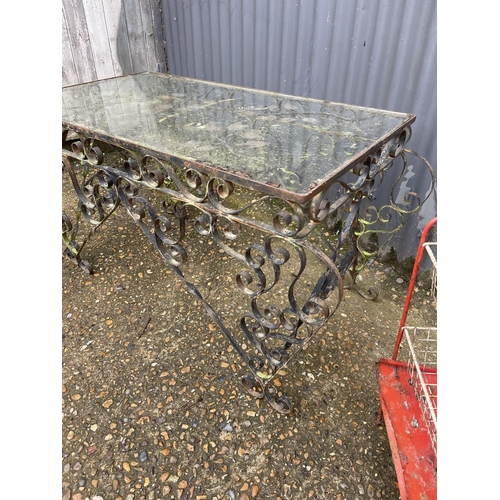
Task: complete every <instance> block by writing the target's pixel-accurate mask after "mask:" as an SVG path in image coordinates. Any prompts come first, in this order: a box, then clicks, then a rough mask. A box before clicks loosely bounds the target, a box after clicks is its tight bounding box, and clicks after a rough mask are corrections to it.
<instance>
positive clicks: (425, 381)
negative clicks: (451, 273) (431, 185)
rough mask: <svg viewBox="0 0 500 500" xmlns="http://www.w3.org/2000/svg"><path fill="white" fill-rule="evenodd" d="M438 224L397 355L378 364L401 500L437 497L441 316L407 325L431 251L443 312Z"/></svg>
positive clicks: (423, 250)
mask: <svg viewBox="0 0 500 500" xmlns="http://www.w3.org/2000/svg"><path fill="white" fill-rule="evenodd" d="M436 224H437V218H435V219H432V220H431V221H430V222H429V223H428V224H427V225H426V226H425V228H424V230H423V232H422V236H421V238H420V242H419V246H418V250H417V255H416V258H415V264H414V266H413V272H412V276H411V279H410V284H409V287H408V293H407V296H406V301H405V305H404V309H403V314H402V317H401V322H400V325H399V330H398V334H397V338H396V344H395V347H394V353H393V355H392V358H391V359H385V358H382V359H381V360H380V361H379V362H378V363H376V375H377V379H378V385H379V393H380V403H381V410H380V415H379V420H380V423H381V421H382V415H383V419H384V422H385V426H386V429H387V435H388V437H389V442H390V445H391V452H392V458H393V461H394V466H395V469H396V474H397V478H398V486H399V491H400V495H401V500H415V499H416V500H422V499H425V500H435V499H436V497H437V326H436V325H437V322H436V316H437V314H434V315H433V317H432V318H429V321H428V323H429V324H430V325H433V326H427V325H419V326H409V325H407V316H408V312H409V309H410V303H411V298H412V295H413V291H414V288H415V282H416V280H417V274H418V270H419V267H420V264H421V262H422V259H423V258H424V256H425V255H427V256H428V257H429V258H430V260H431V262H432V267H433V277H432V278H433V279H432V295H433V297H434V298H435V302H434V305H435V306H436V312H437V294H436V290H437V239H436V241H431V237H430V236H431V229H432V227H433V226H434V225H436ZM436 227H437V226H436ZM433 232H434V231H433ZM426 323H427V322H426Z"/></svg>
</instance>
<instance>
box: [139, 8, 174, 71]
mask: <svg viewBox="0 0 500 500" xmlns="http://www.w3.org/2000/svg"><path fill="white" fill-rule="evenodd" d="M159 5H160V4H159V2H158V1H157V0H141V6H142V7H141V8H142V11H143V12H144V15H143V16H142V23H143V26H144V31H145V34H146V51H147V54H148V55H149V56H148V69H149V71H158V70H159V71H161V72H162V73H167V72H168V69H167V61H166V56H165V52H166V49H165V47H166V41H165V40H164V34H163V23H162V18H161V12H160V7H159ZM158 66H159V68H158Z"/></svg>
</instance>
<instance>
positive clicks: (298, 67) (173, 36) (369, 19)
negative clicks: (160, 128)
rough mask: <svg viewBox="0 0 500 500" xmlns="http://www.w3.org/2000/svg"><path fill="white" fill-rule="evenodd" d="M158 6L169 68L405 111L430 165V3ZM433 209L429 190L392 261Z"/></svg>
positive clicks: (248, 0) (231, 1)
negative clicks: (410, 115)
mask: <svg viewBox="0 0 500 500" xmlns="http://www.w3.org/2000/svg"><path fill="white" fill-rule="evenodd" d="M161 4H162V12H163V22H164V27H165V34H166V43H167V53H168V56H169V72H170V73H172V74H177V75H183V76H189V77H193V78H200V79H205V80H212V81H218V82H224V83H230V84H235V85H244V86H248V87H255V88H261V89H268V90H274V91H279V92H284V93H288V94H294V95H300V96H309V97H314V98H319V99H328V100H331V101H337V102H345V103H349V104H355V105H360V106H367V107H375V108H383V109H389V110H393V111H402V112H408V113H414V114H416V115H417V121H416V123H415V124H414V125H413V137H412V139H411V141H410V143H409V144H408V147H409V148H411V149H414V150H415V151H418V152H419V153H420V154H421V155H423V156H424V157H426V158H427V159H428V160H429V161H430V162H431V164H432V165H433V166H434V168H435V169H436V170H437V145H436V135H437V127H436V121H437V112H436V0H428V1H423V0H337V1H334V0H282V1H279V0H203V1H201V0H161ZM412 161H415V160H413V159H412V158H411V159H410V162H412ZM395 175H396V174H395V173H393V174H392V176H395ZM391 180H394V179H390V178H389V179H387V182H386V184H387V186H389V187H390V185H391ZM419 183H420V184H419ZM427 183H428V179H427V178H425V179H418V178H416V177H413V178H411V173H410V175H409V176H408V179H405V182H404V183H403V184H404V186H405V188H404V189H406V190H408V189H410V187H411V188H412V189H419V190H420V191H422V190H423V191H425V188H426V186H427ZM403 193H404V192H403V191H402V192H401V193H397V194H398V195H399V196H401V195H402V194H403ZM380 198H382V196H381V197H380ZM435 215H436V196H435V195H434V196H432V197H431V198H430V199H429V200H428V201H427V202H426V203H425V205H424V207H423V208H422V210H421V211H420V213H419V215H418V218H416V217H414V218H413V220H412V221H411V222H410V223H409V224H408V225H406V226H405V228H404V229H403V230H402V231H400V232H399V233H398V236H397V237H395V238H394V239H393V240H392V241H391V245H393V246H394V247H395V248H396V250H397V252H398V257H399V258H400V259H404V258H406V257H408V256H411V255H414V253H415V250H416V241H417V238H416V236H418V233H419V231H420V230H421V229H422V227H423V226H424V225H425V223H426V222H427V221H428V220H429V219H431V218H432V217H434V216H435Z"/></svg>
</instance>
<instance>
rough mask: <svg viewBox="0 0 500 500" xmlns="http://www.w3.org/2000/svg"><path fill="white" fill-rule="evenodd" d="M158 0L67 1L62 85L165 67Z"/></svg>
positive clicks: (63, 35) (64, 17) (63, 37)
mask: <svg viewBox="0 0 500 500" xmlns="http://www.w3.org/2000/svg"><path fill="white" fill-rule="evenodd" d="M163 39H164V37H163V29H162V19H161V15H160V5H159V3H158V2H157V1H156V0H140V1H138V0H63V26H62V40H63V49H62V56H63V59H62V66H63V71H62V85H63V86H67V85H74V84H76V83H84V82H89V81H93V80H100V79H104V78H110V77H114V76H121V75H126V74H130V73H137V72H142V71H166V57H165V48H164V40H163Z"/></svg>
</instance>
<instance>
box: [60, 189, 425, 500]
mask: <svg viewBox="0 0 500 500" xmlns="http://www.w3.org/2000/svg"><path fill="white" fill-rule="evenodd" d="M66 188H67V185H66ZM66 188H64V187H63V198H64V196H65V193H66V194H67V191H66ZM205 245H206V246H205V247H203V248H200V249H199V250H200V251H199V255H201V256H203V257H204V259H203V260H201V261H200V262H195V263H194V264H193V266H194V268H193V270H194V272H195V273H197V274H198V276H197V279H199V281H200V282H201V281H203V282H204V283H205V284H206V286H207V287H208V295H209V296H210V297H211V298H212V299H214V300H215V302H216V303H218V304H219V305H220V304H225V305H226V306H227V305H229V304H230V305H231V308H229V307H225V310H226V311H227V312H226V313H225V314H226V315H227V318H228V319H229V320H230V319H232V315H234V318H238V317H239V315H237V314H236V313H238V312H239V313H241V311H242V310H244V309H243V308H247V304H246V303H244V302H243V301H242V300H241V295H243V294H241V293H239V296H238V294H237V293H236V292H237V291H234V290H233V288H232V286H228V284H229V283H230V282H234V276H235V274H236V273H237V272H238V271H239V269H238V268H237V267H236V266H234V267H233V264H232V263H231V259H230V258H228V257H226V256H225V255H220V254H219V253H218V249H216V248H213V247H214V246H215V244H213V245H211V244H210V242H206V243H205ZM85 258H87V259H88V260H90V261H92V262H93V263H94V267H95V274H93V275H87V274H85V273H84V272H82V270H81V269H79V268H78V267H76V266H74V265H73V264H72V263H71V262H69V260H68V259H66V258H65V257H63V261H62V282H63V294H62V361H63V366H62V496H63V499H65V500H69V499H72V500H87V499H88V500H101V499H104V500H107V499H112V500H146V499H148V500H153V499H198V500H202V499H207V500H215V499H218V500H219V499H220V500H222V499H236V500H238V499H239V500H248V499H276V500H279V499H282V500H284V499H299V500H300V499H334V500H340V499H353V500H354V499H365V498H366V499H369V498H383V499H388V500H396V499H398V498H399V493H398V487H397V480H396V474H395V470H394V465H393V462H392V457H391V451H390V446H389V442H388V439H387V434H386V430H385V427H384V426H383V425H377V416H378V410H379V404H378V389H377V382H376V378H375V372H374V364H375V362H376V361H377V360H379V359H380V358H381V357H390V356H391V354H392V348H393V345H394V340H395V334H396V331H397V328H398V324H399V320H400V317H401V312H402V309H403V304H404V300H405V297H406V291H407V287H408V276H407V275H405V274H404V273H402V272H401V271H399V272H398V271H396V270H395V269H393V268H391V267H390V266H388V264H383V263H378V262H374V263H373V264H372V265H371V266H370V267H367V268H365V269H364V271H363V272H362V274H361V277H362V282H361V284H362V286H363V287H365V288H368V286H373V285H375V286H376V287H377V288H378V289H379V291H380V295H379V297H378V298H377V299H376V300H375V301H368V300H366V299H364V298H362V297H361V296H360V295H359V294H358V293H357V292H355V291H354V290H346V293H345V299H344V301H343V302H342V304H341V305H340V307H339V309H338V310H337V312H336V313H335V315H334V316H333V317H332V318H331V320H330V321H329V322H328V324H327V326H326V327H325V328H324V329H323V330H322V331H321V332H319V334H318V335H317V336H316V337H314V338H313V340H312V341H311V342H310V344H309V345H308V348H307V349H306V350H305V351H304V352H303V353H302V354H301V355H300V356H298V357H297V358H296V359H294V360H293V361H292V363H291V364H290V365H288V366H287V367H286V369H285V370H283V371H282V372H281V373H280V376H279V377H278V378H277V379H276V380H275V382H274V383H275V386H276V387H277V388H278V389H281V388H282V386H283V387H285V386H286V393H287V395H288V396H289V397H290V398H291V399H292V401H293V402H294V405H295V406H294V409H293V411H292V413H291V414H289V415H287V416H283V415H280V414H279V413H277V412H276V411H274V410H272V409H271V407H270V406H269V405H268V404H267V403H265V402H264V401H260V400H255V399H253V398H252V397H250V396H249V395H247V394H246V393H245V392H244V390H243V388H242V386H241V384H240V382H239V378H240V377H241V376H242V375H244V373H245V371H244V370H243V367H242V366H241V364H240V363H239V360H238V357H237V355H236V353H235V352H234V351H233V349H232V347H231V346H230V345H229V343H228V342H227V340H226V339H225V337H224V336H223V335H222V333H220V332H219V330H218V329H217V328H216V326H215V325H214V324H213V323H212V322H211V320H210V318H209V316H208V315H207V314H206V312H205V310H204V309H203V307H202V306H201V305H200V304H199V303H198V302H197V301H195V300H194V298H193V297H192V295H191V294H190V293H189V292H188V291H187V290H186V289H185V287H184V285H183V283H182V282H181V281H180V280H179V279H178V278H177V277H176V276H175V274H174V273H173V272H172V271H171V270H169V269H168V267H167V266H166V265H165V264H164V263H163V262H162V260H161V258H160V256H159V255H157V254H156V253H155V252H154V251H153V250H152V247H151V246H150V244H149V243H148V242H147V241H146V239H145V237H144V236H143V235H142V233H140V231H139V230H138V228H137V227H135V225H134V223H133V221H132V220H131V219H130V218H129V217H128V216H127V215H126V214H125V212H124V211H123V210H119V211H118V212H117V214H115V215H114V216H113V217H112V218H111V219H110V221H109V222H108V223H107V224H106V227H105V228H104V229H103V231H101V232H98V233H97V234H96V235H95V237H94V239H93V240H91V243H90V244H89V246H88V248H87V252H86V254H85ZM345 281H346V285H348V284H349V279H348V278H346V280H345ZM238 300H239V301H238ZM414 303H415V308H414V313H412V317H411V318H410V320H412V321H413V322H414V323H415V324H416V323H420V324H422V322H428V319H429V314H430V313H429V311H430V310H432V308H431V307H430V304H431V299H430V295H429V290H428V289H427V288H426V287H425V286H419V287H418V291H417V292H416V295H415V299H414ZM228 310H229V311H228ZM234 318H233V319H234Z"/></svg>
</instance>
